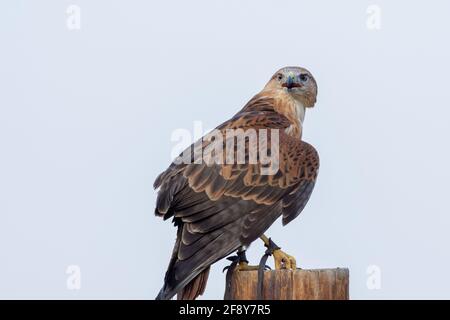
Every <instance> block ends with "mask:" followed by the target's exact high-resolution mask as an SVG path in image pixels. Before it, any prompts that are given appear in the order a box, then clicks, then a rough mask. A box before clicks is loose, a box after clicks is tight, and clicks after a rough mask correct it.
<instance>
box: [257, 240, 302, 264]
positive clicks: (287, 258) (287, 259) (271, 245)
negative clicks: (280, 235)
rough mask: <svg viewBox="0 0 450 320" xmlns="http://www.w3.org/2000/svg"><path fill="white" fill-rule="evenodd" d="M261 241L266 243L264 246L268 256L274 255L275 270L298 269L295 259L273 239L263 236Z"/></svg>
mask: <svg viewBox="0 0 450 320" xmlns="http://www.w3.org/2000/svg"><path fill="white" fill-rule="evenodd" d="M261 239H262V240H263V241H264V245H265V246H266V248H267V251H266V254H268V255H273V260H274V262H275V270H280V269H290V270H295V269H297V262H296V260H295V258H294V257H293V256H291V255H289V254H287V253H286V252H284V251H281V248H280V247H278V246H277V245H276V244H275V242H273V241H272V239H270V238H267V237H266V236H264V235H263V236H262V237H261Z"/></svg>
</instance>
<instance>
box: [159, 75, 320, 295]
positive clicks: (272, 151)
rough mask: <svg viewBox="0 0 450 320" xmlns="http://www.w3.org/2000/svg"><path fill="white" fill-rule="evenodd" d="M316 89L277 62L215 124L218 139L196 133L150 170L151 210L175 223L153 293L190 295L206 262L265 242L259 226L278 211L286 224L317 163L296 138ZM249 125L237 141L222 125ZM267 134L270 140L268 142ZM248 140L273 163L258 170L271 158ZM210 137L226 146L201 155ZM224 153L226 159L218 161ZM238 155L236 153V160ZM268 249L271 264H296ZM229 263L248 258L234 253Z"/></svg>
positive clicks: (201, 284)
mask: <svg viewBox="0 0 450 320" xmlns="http://www.w3.org/2000/svg"><path fill="white" fill-rule="evenodd" d="M316 97H317V83H316V81H315V79H314V78H313V76H312V75H311V73H310V72H309V71H308V70H306V69H304V68H300V67H285V68H282V69H280V70H279V71H277V72H276V73H275V74H274V75H273V76H272V78H271V79H270V81H269V82H268V83H267V84H266V86H265V87H264V88H263V90H262V91H261V92H259V93H258V94H256V95H255V96H254V97H253V98H252V99H251V100H250V101H249V102H248V103H247V104H246V105H245V106H244V107H243V109H242V110H241V111H239V112H238V113H237V114H236V115H235V116H234V117H233V118H231V119H230V120H228V121H226V122H225V123H223V124H222V125H220V126H218V127H217V128H216V130H215V131H217V132H219V133H220V134H223V139H222V141H221V139H217V136H216V138H215V139H211V138H209V139H200V141H199V142H197V143H195V144H193V145H192V146H191V147H189V148H188V149H187V150H186V151H185V152H184V153H183V156H180V157H178V158H177V159H176V160H175V161H174V162H173V163H172V164H171V165H170V166H169V168H168V169H167V170H166V171H164V172H163V173H161V174H160V175H159V176H158V177H157V178H156V181H155V183H154V188H155V189H159V191H158V195H157V200H156V209H155V214H156V215H157V216H160V217H163V218H164V220H166V219H169V218H173V223H174V225H175V227H176V228H177V237H176V242H175V247H174V249H173V253H172V257H171V259H170V262H169V266H168V269H167V272H166V275H165V279H164V285H163V287H162V289H161V291H160V292H159V294H158V296H157V298H156V299H171V298H172V297H173V296H174V295H175V294H178V299H195V298H197V297H198V296H199V295H201V294H203V292H204V289H205V286H206V282H207V279H208V274H209V270H210V266H211V265H212V264H213V263H215V262H217V261H218V260H220V259H222V258H224V257H227V256H228V255H230V254H232V253H234V252H240V253H245V250H246V249H247V248H248V247H249V246H250V244H251V243H252V242H253V241H255V240H257V239H258V238H261V239H262V240H263V241H264V243H265V245H266V246H268V245H269V244H268V243H269V239H268V238H267V237H266V236H265V235H264V232H265V231H266V230H267V229H268V228H269V227H270V226H271V225H272V224H273V223H274V222H275V221H276V220H277V219H278V218H280V217H282V223H283V225H286V224H288V223H289V222H290V221H292V220H293V219H294V218H296V217H297V216H298V215H299V214H300V212H301V211H302V210H303V208H304V207H305V205H306V203H307V202H308V200H309V198H310V196H311V193H312V191H313V188H314V184H315V181H316V178H317V174H318V170H319V156H318V153H317V151H316V150H315V149H314V147H313V146H311V145H310V144H308V143H306V142H304V141H302V131H303V121H304V118H305V111H306V108H312V107H313V106H314V104H315V103H316ZM250 129H252V130H253V132H256V136H257V138H258V139H257V140H253V141H252V140H251V139H250V138H249V137H248V136H246V137H244V139H241V142H242V141H244V148H242V149H240V148H238V147H236V145H235V144H234V145H233V143H231V144H230V142H233V141H234V137H233V138H229V137H228V136H227V135H226V133H227V132H229V131H231V130H241V131H240V132H241V133H242V132H243V133H244V135H245V134H246V131H247V130H250ZM264 130H265V131H264ZM263 131H264V132H265V134H264V135H263V134H262V132H263ZM267 132H270V134H267ZM275 133H277V134H275ZM263 136H264V137H263ZM260 138H262V139H260ZM275 138H276V139H275ZM230 139H233V141H230ZM237 139H239V137H238V138H237ZM275 140H276V142H277V144H273V143H272V142H273V141H275ZM214 141H215V142H216V143H214ZM255 141H259V142H261V141H265V142H266V145H267V144H270V146H269V147H268V150H267V154H268V155H270V156H274V155H276V156H277V157H274V158H273V159H275V158H276V159H278V162H277V165H276V166H272V167H274V168H275V169H274V170H272V171H271V170H266V169H268V167H270V166H271V165H272V164H268V163H267V161H263V160H264V159H263V157H261V155H260V154H259V153H257V154H256V156H255V157H254V156H253V155H252V154H251V153H252V151H254V150H255V149H254V147H255V145H258V146H259V143H255ZM218 144H219V145H220V146H224V148H228V146H230V147H229V148H228V149H227V150H226V151H227V152H225V153H224V154H219V153H218V152H217V150H216V149H214V151H215V152H212V153H211V154H215V156H216V157H215V158H214V161H212V160H211V159H209V160H208V159H206V158H205V157H204V155H205V153H204V152H203V153H202V152H201V150H204V149H205V148H208V146H211V145H215V147H216V146H217V145H218ZM261 144H262V143H261ZM198 150H200V152H196V151H198ZM239 152H241V154H238V153H239ZM186 154H188V156H187V157H186ZM229 155H231V158H230V159H231V160H233V159H234V162H233V161H226V160H230V159H228V156H229ZM239 155H241V158H240V160H241V161H236V159H237V158H239ZM233 156H235V157H234V158H233ZM182 158H183V161H181V159H182ZM251 159H253V160H255V159H256V161H253V162H251V161H250V160H251ZM186 160H188V161H186ZM217 160H220V161H217ZM242 160H244V161H242ZM273 256H274V260H275V268H276V269H279V268H288V269H290V268H292V269H295V268H296V262H295V259H294V258H293V257H292V256H290V255H288V254H286V253H284V252H282V251H281V250H275V252H274V253H273ZM237 268H238V269H239V270H245V269H246V268H251V266H249V265H248V264H247V263H246V261H245V259H242V260H241V261H240V262H239V265H238V266H237Z"/></svg>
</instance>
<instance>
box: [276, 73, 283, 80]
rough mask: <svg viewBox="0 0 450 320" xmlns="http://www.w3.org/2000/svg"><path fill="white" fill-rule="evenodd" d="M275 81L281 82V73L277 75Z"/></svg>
mask: <svg viewBox="0 0 450 320" xmlns="http://www.w3.org/2000/svg"><path fill="white" fill-rule="evenodd" d="M277 79H278V81H281V80H283V75H282V74H281V73H279V74H277Z"/></svg>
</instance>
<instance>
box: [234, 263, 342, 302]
mask: <svg viewBox="0 0 450 320" xmlns="http://www.w3.org/2000/svg"><path fill="white" fill-rule="evenodd" d="M349 278H350V274H349V270H348V269H341V268H337V269H314V270H303V269H297V270H270V271H265V272H264V287H263V299H264V300H348V299H349ZM230 284H231V285H230V287H229V288H227V290H226V292H225V296H226V297H227V299H230V300H255V299H256V298H257V284H258V272H257V271H235V272H234V273H233V275H232V277H231V283H230Z"/></svg>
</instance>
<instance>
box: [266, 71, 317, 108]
mask: <svg viewBox="0 0 450 320" xmlns="http://www.w3.org/2000/svg"><path fill="white" fill-rule="evenodd" d="M264 89H265V90H282V91H283V92H284V93H287V94H289V95H291V96H292V97H293V98H294V99H295V100H298V101H299V102H301V103H302V104H303V105H304V106H305V107H307V108H312V107H314V104H315V103H316V97H317V83H316V80H315V79H314V77H313V76H312V74H311V73H310V72H309V71H308V70H306V69H304V68H300V67H285V68H282V69H280V70H278V71H277V72H276V73H275V74H274V75H273V76H272V78H271V79H270V81H269V82H268V83H267V84H266V86H265V87H264Z"/></svg>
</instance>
